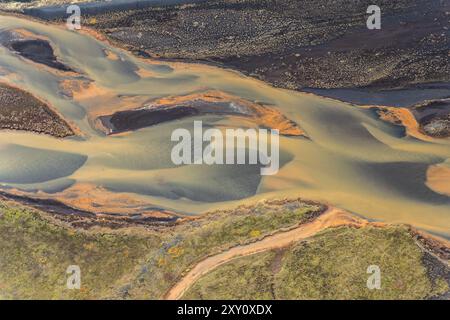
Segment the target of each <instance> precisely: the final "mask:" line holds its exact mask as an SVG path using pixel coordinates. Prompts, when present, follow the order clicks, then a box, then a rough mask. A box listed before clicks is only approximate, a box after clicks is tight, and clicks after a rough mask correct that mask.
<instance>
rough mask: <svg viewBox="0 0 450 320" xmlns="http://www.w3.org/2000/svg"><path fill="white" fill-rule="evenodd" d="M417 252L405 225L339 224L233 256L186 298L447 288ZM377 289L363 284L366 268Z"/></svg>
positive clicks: (400, 294)
mask: <svg viewBox="0 0 450 320" xmlns="http://www.w3.org/2000/svg"><path fill="white" fill-rule="evenodd" d="M423 254H424V253H423V251H422V250H421V249H420V248H419V247H418V246H417V244H416V243H415V241H414V239H413V237H412V235H411V234H410V232H409V230H408V229H407V228H406V227H402V226H390V227H383V228H379V227H371V226H369V227H365V228H360V229H357V228H352V227H340V228H335V229H328V230H326V231H324V232H322V233H320V234H318V235H316V236H315V237H313V238H312V239H311V240H310V241H303V242H300V243H297V244H296V245H294V246H292V247H290V248H287V249H286V250H285V251H284V252H280V251H278V252H273V251H272V252H266V253H260V254H255V255H252V256H249V257H243V258H238V259H236V260H233V261H230V262H229V263H227V264H225V265H223V266H220V267H218V268H216V269H214V270H213V271H211V272H210V273H208V274H206V275H205V276H203V277H202V278H201V279H200V280H198V281H197V282H196V283H195V284H194V285H193V286H192V287H191V288H190V289H189V290H188V292H187V293H186V294H185V298H188V299H222V298H226V299H260V298H266V299H423V298H428V297H432V296H435V295H437V294H441V293H444V292H446V291H448V289H449V287H448V283H447V281H446V280H445V279H444V278H442V277H438V278H437V279H431V278H430V277H429V275H428V274H427V268H426V266H425V265H424V262H423ZM370 265H377V266H379V267H380V270H381V289H379V290H378V289H372V290H369V289H368V288H367V279H368V278H369V276H370V274H367V268H368V266H370Z"/></svg>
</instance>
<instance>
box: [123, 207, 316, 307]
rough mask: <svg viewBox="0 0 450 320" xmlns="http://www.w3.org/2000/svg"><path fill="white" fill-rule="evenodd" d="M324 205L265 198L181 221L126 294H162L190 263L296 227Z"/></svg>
mask: <svg viewBox="0 0 450 320" xmlns="http://www.w3.org/2000/svg"><path fill="white" fill-rule="evenodd" d="M322 210H324V207H322V206H320V205H317V204H310V203H305V202H302V201H300V200H296V201H279V202H264V203H260V204H257V205H256V206H248V207H240V208H237V209H236V210H229V211H219V212H214V213H211V214H208V215H206V216H205V217H203V218H202V219H199V220H197V221H193V222H191V223H188V224H185V225H181V226H180V227H179V228H177V229H176V232H175V233H174V234H173V235H172V236H171V237H165V242H164V244H163V246H162V248H161V249H160V250H159V251H158V253H157V254H156V255H152V256H151V257H150V258H149V259H148V261H147V263H146V264H145V265H144V266H143V268H142V272H141V273H140V274H139V275H138V277H137V278H136V281H134V283H133V284H132V285H130V288H129V290H128V291H127V294H128V295H130V296H131V297H146V298H161V297H163V295H164V294H165V292H166V291H167V290H168V289H169V288H170V287H171V286H172V285H173V284H174V283H175V282H176V281H177V280H178V279H179V277H180V276H181V275H182V274H183V272H184V271H186V270H187V269H188V268H189V267H190V266H192V265H193V264H195V263H196V262H197V261H199V260H200V259H203V258H204V257H206V256H208V255H212V254H216V253H219V252H220V251H222V250H226V249H228V248H230V247H233V246H236V245H239V244H244V243H248V242H250V241H255V240H258V239H260V238H261V237H264V236H267V235H268V234H272V233H274V232H276V231H277V230H280V229H284V228H289V227H294V226H297V225H298V224H300V223H303V222H305V221H307V220H309V219H312V218H313V217H314V216H316V215H318V214H320V212H321V211H322Z"/></svg>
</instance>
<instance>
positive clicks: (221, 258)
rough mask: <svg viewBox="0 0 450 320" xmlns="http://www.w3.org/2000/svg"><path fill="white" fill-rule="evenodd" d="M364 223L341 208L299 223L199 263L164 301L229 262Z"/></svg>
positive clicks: (169, 292)
mask: <svg viewBox="0 0 450 320" xmlns="http://www.w3.org/2000/svg"><path fill="white" fill-rule="evenodd" d="M367 223H368V222H367V221H365V220H362V219H359V218H357V217H355V216H352V215H350V214H349V213H346V212H344V211H342V210H340V209H337V208H330V209H328V210H327V211H326V212H325V213H324V214H323V215H321V216H320V217H318V218H317V219H315V220H314V221H312V222H309V223H306V224H302V225H300V226H299V227H297V228H295V229H292V230H289V231H286V232H280V233H277V234H274V235H272V236H268V237H266V238H264V239H263V240H261V241H258V242H254V243H251V244H247V245H242V246H237V247H234V248H231V249H230V250H228V251H225V252H222V253H219V254H217V255H215V256H211V257H208V258H206V259H204V260H202V261H200V262H199V263H198V264H197V265H195V266H194V267H193V268H192V269H191V270H190V271H189V272H188V273H187V274H186V275H185V276H184V277H183V278H182V279H181V280H180V281H179V282H178V283H177V284H175V285H174V286H173V287H172V288H171V289H170V290H169V291H168V293H167V294H166V296H165V299H167V300H176V299H180V298H181V297H182V296H183V294H184V293H185V292H186V290H187V289H189V287H190V286H191V285H192V284H194V283H195V282H196V281H197V280H198V279H199V278H200V277H201V276H203V275H204V274H206V273H208V272H210V271H211V270H213V269H215V268H217V267H218V266H220V265H222V264H224V263H226V262H228V261H230V260H232V259H235V258H238V257H242V256H248V255H252V254H255V253H259V252H262V251H266V250H273V249H279V248H284V247H286V246H289V245H290V244H292V243H294V242H297V241H299V240H302V239H305V238H308V237H311V236H313V235H315V234H316V233H317V232H319V231H321V230H324V229H326V228H328V227H336V226H341V225H355V226H364V225H366V224H367Z"/></svg>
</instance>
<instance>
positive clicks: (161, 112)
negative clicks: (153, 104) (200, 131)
mask: <svg viewBox="0 0 450 320" xmlns="http://www.w3.org/2000/svg"><path fill="white" fill-rule="evenodd" d="M198 114H199V111H198V110H197V109H195V108H192V107H189V106H177V107H171V108H168V109H161V108H159V109H157V110H151V109H139V110H128V111H120V112H116V113H115V114H113V115H112V116H102V117H100V120H101V122H102V124H103V125H104V126H105V127H107V128H108V129H109V130H110V133H111V134H114V133H121V132H126V131H133V130H138V129H142V128H145V127H149V126H153V125H156V124H159V123H163V122H168V121H173V120H177V119H181V118H185V117H190V116H195V115H198Z"/></svg>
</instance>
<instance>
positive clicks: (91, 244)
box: [0, 205, 159, 299]
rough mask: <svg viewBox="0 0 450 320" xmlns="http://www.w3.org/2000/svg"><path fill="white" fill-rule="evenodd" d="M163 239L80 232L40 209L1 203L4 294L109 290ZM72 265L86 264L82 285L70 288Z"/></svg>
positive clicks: (0, 290)
mask: <svg viewBox="0 0 450 320" xmlns="http://www.w3.org/2000/svg"><path fill="white" fill-rule="evenodd" d="M158 245H159V239H158V238H156V237H151V236H146V237H138V236H129V235H120V234H102V233H92V234H91V233H86V232H79V231H75V230H73V229H70V228H65V227H62V226H58V225H56V224H53V223H50V222H49V221H47V220H45V219H43V218H42V217H41V216H40V215H39V214H38V213H36V212H32V211H28V210H23V209H19V208H11V207H5V206H2V205H0V298H2V299H91V298H99V297H105V296H108V295H110V291H111V289H112V288H113V286H114V284H116V283H118V282H120V279H121V278H122V277H124V276H126V275H127V274H129V273H130V272H133V270H134V269H135V266H136V265H137V264H138V263H139V261H140V259H142V257H143V256H144V255H146V254H147V253H148V252H149V250H150V249H151V248H155V247H157V246H158ZM69 265H78V266H79V267H80V268H81V280H82V281H81V283H82V286H81V290H69V289H67V286H66V282H67V278H68V275H67V274H66V270H67V267H68V266H69Z"/></svg>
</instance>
